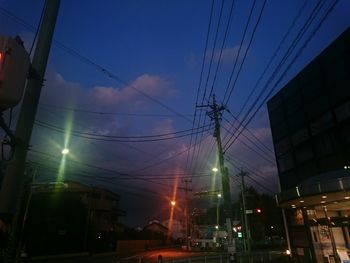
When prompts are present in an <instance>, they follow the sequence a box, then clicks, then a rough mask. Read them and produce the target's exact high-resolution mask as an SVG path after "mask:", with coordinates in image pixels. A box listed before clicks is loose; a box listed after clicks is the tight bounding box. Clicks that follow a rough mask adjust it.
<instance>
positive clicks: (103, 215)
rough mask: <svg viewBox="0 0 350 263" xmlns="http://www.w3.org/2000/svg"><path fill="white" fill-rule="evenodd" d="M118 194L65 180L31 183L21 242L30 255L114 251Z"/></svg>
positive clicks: (119, 211) (118, 211)
mask: <svg viewBox="0 0 350 263" xmlns="http://www.w3.org/2000/svg"><path fill="white" fill-rule="evenodd" d="M119 199H120V197H119V195H118V194H116V193H113V192H110V191H108V190H106V189H102V188H96V187H91V186H87V185H84V184H81V183H78V182H73V181H66V182H63V183H59V184H57V183H56V184H55V183H54V184H50V183H38V184H34V185H33V186H32V190H31V198H30V201H29V203H28V214H27V220H26V224H25V228H24V230H25V235H24V237H23V238H24V240H23V241H24V246H25V251H26V253H27V254H28V256H30V257H35V256H48V255H55V254H69V253H82V252H88V253H98V252H107V251H116V248H117V247H116V246H117V228H118V218H119V217H120V216H122V215H124V214H125V213H124V212H123V211H122V210H120V208H119Z"/></svg>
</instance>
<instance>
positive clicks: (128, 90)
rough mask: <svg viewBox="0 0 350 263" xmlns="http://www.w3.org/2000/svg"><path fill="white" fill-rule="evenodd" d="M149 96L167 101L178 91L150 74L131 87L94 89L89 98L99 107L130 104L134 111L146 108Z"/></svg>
mask: <svg viewBox="0 0 350 263" xmlns="http://www.w3.org/2000/svg"><path fill="white" fill-rule="evenodd" d="M143 94H147V96H150V97H152V98H162V99H167V98H171V97H173V96H175V95H176V94H177V91H176V90H174V89H173V88H172V87H171V85H170V83H169V82H168V81H167V80H165V79H163V78H161V77H159V76H154V75H149V74H144V75H142V76H139V77H138V78H136V79H135V80H134V81H133V82H132V83H131V85H129V86H126V87H123V88H117V87H101V86H98V87H94V88H93V89H92V90H91V91H90V92H89V93H88V97H89V99H90V100H91V101H93V102H94V103H95V104H97V105H98V106H100V107H101V106H103V107H112V108H114V107H113V106H114V105H119V104H121V103H122V104H124V105H125V104H126V103H127V104H128V105H130V106H132V108H133V109H135V107H136V108H140V107H141V108H142V107H143V106H145V103H144V102H142V103H141V101H144V99H145V96H144V95H143Z"/></svg>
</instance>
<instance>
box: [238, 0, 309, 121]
mask: <svg viewBox="0 0 350 263" xmlns="http://www.w3.org/2000/svg"><path fill="white" fill-rule="evenodd" d="M307 3H308V1H306V0H305V1H304V3H303V4H302V5H301V6H300V8H299V10H298V12H297V14H296V16H295V17H294V18H293V21H292V23H291V24H290V25H289V27H288V29H287V31H286V33H285V34H284V35H283V37H282V39H281V41H280V42H279V44H278V46H277V48H276V49H275V50H274V52H273V54H272V55H271V56H270V60H269V61H268V63H267V64H266V66H265V68H264V70H263V72H262V74H261V75H260V76H259V78H258V80H257V81H256V83H255V85H254V87H253V89H252V90H251V91H250V93H249V95H248V97H247V98H246V100H245V101H244V103H243V106H242V107H241V109H240V110H239V112H238V114H237V119H239V117H240V116H241V113H242V112H243V111H244V109H245V107H246V106H247V104H248V102H249V100H250V99H251V97H252V95H253V94H254V92H255V91H256V89H257V88H258V87H259V84H260V82H261V81H262V79H263V77H264V76H265V74H266V72H267V71H268V69H269V68H270V66H271V65H272V62H273V61H274V59H275V58H276V57H277V54H278V53H279V51H280V50H281V48H282V46H283V44H284V43H285V41H286V40H287V38H288V36H290V34H291V32H292V30H293V28H294V27H295V25H296V22H297V21H298V20H299V19H300V17H301V14H302V12H303V10H304V9H305V7H306V5H307Z"/></svg>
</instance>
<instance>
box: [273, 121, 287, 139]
mask: <svg viewBox="0 0 350 263" xmlns="http://www.w3.org/2000/svg"><path fill="white" fill-rule="evenodd" d="M287 134H288V129H287V124H286V123H285V122H281V123H279V125H277V126H272V135H273V138H274V140H275V141H278V140H280V139H281V138H283V137H285V136H287Z"/></svg>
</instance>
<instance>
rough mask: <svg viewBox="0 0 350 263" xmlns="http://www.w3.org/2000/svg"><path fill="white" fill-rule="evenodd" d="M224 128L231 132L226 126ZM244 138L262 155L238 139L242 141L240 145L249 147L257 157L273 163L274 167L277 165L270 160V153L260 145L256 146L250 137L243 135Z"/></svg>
mask: <svg viewBox="0 0 350 263" xmlns="http://www.w3.org/2000/svg"><path fill="white" fill-rule="evenodd" d="M223 128H224V130H225V131H227V132H230V131H229V130H228V129H227V128H226V127H225V126H223ZM242 136H243V137H244V138H246V139H247V140H248V141H249V142H251V143H252V144H253V146H255V147H256V148H257V149H259V150H260V151H261V152H262V153H260V152H258V151H256V150H255V149H254V148H253V147H251V146H249V145H248V144H247V143H245V142H244V141H243V140H240V139H238V140H239V141H240V143H242V144H243V145H244V146H245V147H247V148H248V149H250V150H251V151H253V152H254V153H256V154H257V155H259V156H260V157H261V158H262V159H264V160H265V161H267V162H269V163H271V164H273V165H274V164H275V162H274V160H273V159H271V158H269V156H268V155H270V153H266V151H265V150H264V149H262V148H261V147H260V146H259V145H257V144H254V142H253V141H252V140H251V139H250V138H249V137H247V136H246V135H245V134H243V133H242Z"/></svg>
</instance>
